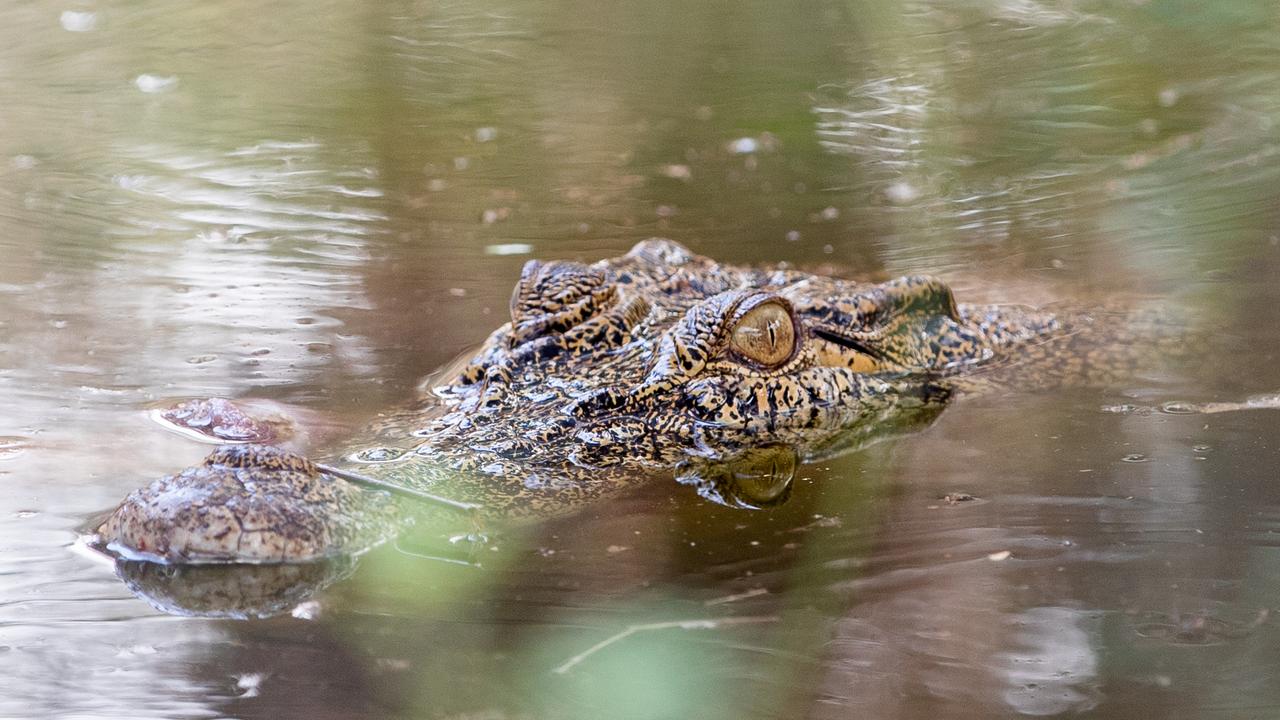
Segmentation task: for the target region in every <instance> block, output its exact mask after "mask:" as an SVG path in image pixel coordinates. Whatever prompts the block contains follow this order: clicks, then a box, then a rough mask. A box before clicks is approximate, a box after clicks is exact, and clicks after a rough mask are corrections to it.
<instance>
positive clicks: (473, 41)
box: [0, 0, 1280, 718]
mask: <svg viewBox="0 0 1280 720" xmlns="http://www.w3.org/2000/svg"><path fill="white" fill-rule="evenodd" d="M1278 23H1280V17H1277V15H1276V11H1275V8H1274V7H1273V6H1272V5H1270V4H1267V3H1261V2H1230V3H1189V2H1158V1H1157V2H1146V3H1102V2H1096V3H1090V2H1086V3H1055V2H1048V1H1033V0H973V1H965V2H947V3H941V2H909V3H906V4H901V3H888V2H815V3H809V4H803V5H799V6H789V5H786V4H779V3H766V2H748V3H725V2H717V3H705V4H696V5H692V6H691V5H689V4H679V3H671V2H651V3H632V4H621V5H619V4H600V3H584V2H571V1H561V2H552V3H533V2H526V1H523V0H511V1H484V2H471V3H420V2H389V3H363V4H342V3H302V2H279V3H271V4H266V5H264V4H261V3H247V2H234V1H233V2H219V3H205V4H199V5H187V6H181V7H179V6H173V5H171V4H165V3H156V2H136V3H130V4H126V5H106V4H102V3H92V2H89V3H73V4H71V5H60V4H54V3H48V2H28V3H18V4H9V5H6V6H5V7H4V8H2V9H0V108H2V109H0V399H2V400H3V402H2V403H0V438H3V441H2V442H0V482H3V483H4V484H5V486H6V488H7V491H6V492H5V493H3V495H2V496H0V573H3V574H4V576H5V578H6V580H5V583H4V584H3V587H0V715H6V716H8V715H14V716H23V717H64V716H72V715H80V716H97V717H106V716H115V717H210V716H221V715H232V716H236V717H246V718H248V717H324V716H334V717H379V718H381V717H415V718H416V717H424V718H437V717H438V718H461V717H486V718H488V717H493V718H499V717H511V718H523V717H534V718H543V717H545V718H572V717H582V718H595V717H695V716H696V717H719V716H725V717H788V718H790V717H812V718H827V717H832V718H835V717H841V718H843V717H850V716H855V717H886V718H887V717H903V718H908V717H927V716H938V717H948V718H964V717H973V718H994V717H1009V716H1013V715H1016V714H1037V715H1055V714H1082V713H1083V714H1086V715H1087V716H1089V717H1100V718H1102V717H1107V718H1128V717H1134V716H1137V715H1155V714H1157V713H1159V714H1164V715H1168V716H1171V717H1255V716H1266V715H1268V714H1269V713H1273V712H1274V711H1275V709H1276V707H1277V706H1278V705H1280V697H1278V695H1280V691H1278V689H1277V685H1276V683H1274V682H1273V678H1274V677H1275V675H1276V673H1277V671H1280V667H1277V663H1276V660H1275V658H1276V657H1277V656H1278V655H1277V653H1276V650H1277V645H1278V643H1280V638H1278V637H1277V633H1276V630H1275V628H1274V624H1273V623H1272V622H1270V621H1269V616H1268V613H1269V611H1270V610H1271V609H1272V608H1273V607H1274V598H1275V597H1276V595H1277V591H1278V590H1280V588H1278V587H1277V584H1278V583H1280V568H1278V567H1277V555H1276V546H1277V543H1276V541H1275V538H1276V533H1277V532H1280V494H1277V489H1276V485H1275V483H1274V482H1273V480H1274V468H1275V464H1276V448H1277V447H1280V433H1278V432H1277V424H1276V423H1275V419H1274V415H1273V414H1270V413H1268V412H1267V411H1257V412H1244V413H1224V414H1220V415H1214V416H1210V417H1208V418H1207V419H1206V417H1204V416H1196V415H1175V414H1166V413H1160V412H1102V411H1101V409H1102V408H1113V409H1114V408H1119V407H1122V406H1126V405H1132V406H1140V407H1146V408H1153V407H1154V408H1159V407H1161V406H1162V404H1163V403H1166V402H1169V401H1174V400H1178V401H1187V402H1214V401H1233V400H1239V399H1241V398H1243V397H1245V396H1248V395H1251V394H1255V393H1259V392H1271V391H1274V390H1275V389H1276V388H1280V372H1277V370H1276V363H1275V358H1276V357H1277V355H1278V354H1280V333H1277V331H1276V330H1275V328H1276V327H1278V326H1280V324H1278V323H1277V316H1276V310H1275V308H1277V307H1280V290H1278V289H1277V288H1278V287H1280V285H1277V283H1276V282H1275V278H1276V277H1277V272H1278V271H1280V222H1278V221H1280V217H1278V216H1277V211H1276V208H1277V207H1280V204H1278V203H1277V191H1276V188H1280V182H1278V180H1280V177H1278V175H1280V169H1278V168H1280V163H1278V162H1277V158H1278V156H1280V138H1278V133H1280V130H1278V129H1277V121H1280V93H1277V87H1280V86H1278V85H1277V79H1278V76H1280V39H1278V38H1280V32H1277V31H1278V30H1280V28H1278V27H1277V24H1278ZM653 235H663V236H667V237H671V238H673V239H676V240H678V241H681V242H683V243H685V244H687V245H689V246H690V247H692V248H694V249H695V250H697V251H698V252H701V253H704V254H708V255H712V256H715V257H717V258H721V259H724V260H730V261H735V262H738V261H748V262H750V261H765V260H770V261H777V260H787V261H790V262H793V263H796V264H798V265H801V266H805V267H811V268H817V269H824V268H826V269H838V270H840V271H842V272H845V273H847V274H852V275H857V276H867V277H887V276H893V275H899V274H906V273H914V272H929V273H934V274H938V275H941V276H943V277H945V278H946V279H948V280H949V281H951V282H952V283H953V284H954V285H955V286H956V287H957V288H958V291H959V293H960V294H961V296H962V297H964V298H966V299H986V300H992V301H1007V302H1027V303H1033V304H1051V303H1054V302H1059V301H1063V302H1072V301H1076V302H1080V301H1083V302H1097V301H1100V300H1105V299H1109V298H1114V297H1117V296H1119V297H1141V298H1143V299H1144V300H1146V301H1149V302H1156V303H1163V304H1167V305H1170V306H1174V307H1176V308H1177V309H1179V310H1180V311H1182V312H1184V313H1185V314H1187V315H1188V316H1189V317H1191V318H1192V320H1193V323H1194V324H1195V325H1196V326H1197V328H1198V329H1199V330H1201V331H1209V332H1210V333H1211V334H1212V336H1213V337H1214V338H1215V342H1216V346H1215V352H1214V353H1213V354H1212V356H1211V357H1206V358H1204V361H1203V363H1199V364H1198V365H1197V364H1192V366H1190V367H1188V368H1187V369H1186V370H1185V371H1184V372H1181V373H1159V374H1157V373H1149V374H1145V375H1142V376H1139V377H1134V378H1131V379H1129V381H1127V382H1126V383H1123V384H1120V385H1116V386H1113V387H1104V388H1090V389H1080V390H1075V391H1070V392H1063V393H1058V394H1055V395H1053V396H1051V397H1050V396H1020V395H1009V396H1007V397H992V398H986V399H982V400H974V401H966V402H963V403H961V404H958V405H957V406H956V407H953V408H950V409H949V410H948V411H947V412H946V413H944V414H943V416H942V417H941V418H939V420H938V421H937V422H936V423H935V424H934V425H933V426H931V427H929V428H928V429H926V430H923V431H922V432H920V433H916V434H913V435H910V436H908V437H905V438H901V439H897V440H891V441H888V442H885V443H882V444H880V445H877V446H874V447H872V448H870V449H868V450H864V451H861V452H858V453H855V454H850V455H845V456H842V457H838V458H834V459H832V460H830V461H828V462H823V463H818V464H816V465H815V466H801V467H800V468H798V469H797V471H796V479H795V482H794V486H793V487H792V488H791V494H790V497H789V500H788V501H787V502H786V503H785V504H782V505H780V506H778V507H772V508H768V509H763V510H759V511H743V510H734V509H730V508H725V507H721V506H718V505H714V504H711V503H709V502H707V501H705V500H703V499H702V498H700V497H699V496H698V495H697V493H696V492H695V488H693V487H689V486H685V485H679V484H676V483H674V482H673V483H655V484H653V485H651V486H647V487H645V488H643V489H642V490H640V491H637V492H635V493H631V494H628V495H626V496H625V497H622V498H619V499H618V500H617V501H616V502H610V503H609V504H608V505H607V506H602V507H592V508H589V509H588V510H586V511H584V512H582V513H580V514H577V515H574V516H572V517H569V518H561V519H552V520H549V521H547V522H546V523H542V524H538V525H535V526H532V527H529V528H526V529H524V530H521V531H516V532H513V533H511V534H508V535H504V536H502V537H499V538H495V539H493V541H492V543H491V544H490V545H486V546H484V547H482V548H480V549H479V550H478V551H477V554H478V555H479V557H468V558H466V559H467V560H468V562H469V564H456V563H443V562H440V561H437V560H428V559H423V558H422V557H419V556H418V555H421V554H423V553H420V552H418V551H417V550H418V549H415V547H414V545H413V539H412V538H408V539H406V540H404V541H402V543H401V544H400V545H399V546H398V547H385V548H383V549H381V550H379V551H377V552H375V553H373V554H371V555H370V556H368V557H365V558H364V559H363V560H362V562H361V564H360V567H359V568H358V569H357V570H356V571H355V573H354V575H353V576H352V577H351V578H349V579H347V580H344V581H342V582H339V583H337V584H336V585H333V586H332V587H330V588H329V589H327V590H325V591H323V592H321V593H320V594H319V595H317V596H315V597H312V598H309V599H306V600H302V601H301V604H298V605H295V606H294V607H293V609H292V611H291V612H290V613H286V614H283V615H280V616H277V617H275V618H272V619H267V620H254V621H233V620H214V619H199V618H175V617H169V616H166V615H163V614H160V613H158V612H157V611H155V610H153V609H152V608H151V607H150V606H148V605H146V604H145V603H143V602H141V601H139V600H137V599H135V598H134V597H133V596H132V595H131V594H130V593H129V592H128V591H127V589H126V588H125V587H124V585H123V584H122V583H120V581H119V580H118V579H116V577H115V576H114V575H113V574H112V573H111V571H110V570H109V569H108V568H107V567H104V566H102V565H101V564H99V563H97V562H95V561H94V560H93V559H92V558H90V557H88V556H86V555H84V554H80V553H77V552H74V549H73V542H74V538H75V530H76V528H77V527H79V526H80V524H81V523H82V522H83V520H84V518H85V517H86V516H87V515H88V514H90V513H93V512H97V511H100V510H102V509H103V508H106V507H108V506H110V505H112V504H113V503H114V502H116V501H117V500H118V499H119V498H120V497H121V496H123V495H124V494H125V493H126V492H127V491H129V490H131V489H132V488H134V487H136V486H138V485H139V484H141V483H143V482H145V481H147V480H149V479H150V478H152V477H155V476H157V475H159V474H161V473H164V472H169V471H172V470H174V469H175V468H178V467H181V466H183V465H185V464H188V463H190V462H193V461H195V460H196V459H197V458H199V457H200V456H201V455H202V454H203V452H204V450H205V449H204V448H201V447H195V446H193V445H192V444H190V443H188V442H187V441H185V440H182V439H180V438H177V437H176V436H172V435H168V434H165V433H162V432H160V431H158V430H156V429H154V428H153V427H152V426H151V425H149V424H148V423H147V422H146V420H145V419H144V417H143V414H144V413H143V411H144V410H145V409H146V408H148V407H150V406H151V405H152V404H153V403H155V402H157V401H161V400H165V399H170V398H186V397H200V396H210V395H217V396H227V397H258V398H268V399H272V400H276V401H279V402H281V403H284V404H287V405H289V406H291V407H292V408H293V409H294V411H295V412H296V413H298V414H299V415H300V416H302V417H304V418H305V419H306V424H307V426H308V427H309V428H312V430H311V434H310V436H309V438H308V442H309V443H310V444H311V445H312V446H313V447H317V448H324V447H332V446H333V445H334V444H335V443H337V442H339V440H340V438H341V437H343V435H344V434H346V433H348V432H350V428H351V427H352V426H358V425H360V424H361V423H362V422H364V421H365V420H366V419H367V418H369V417H370V416H371V415H373V414H374V413H376V412H377V411H379V410H380V409H383V408H386V407H387V406H389V405H392V404H395V403H397V402H399V401H401V400H402V399H404V397H405V396H406V395H407V394H408V393H409V392H410V390H411V389H412V388H413V387H414V386H415V384H416V383H417V381H418V379H419V378H420V377H421V376H422V375H424V374H425V373H427V372H429V371H431V370H432V369H434V368H435V367H437V366H439V365H441V364H443V363H444V362H446V361H448V360H449V359H450V358H451V357H453V356H455V355H456V354H458V353H460V352H462V351H463V350H465V349H466V348H467V347H469V346H471V345H472V344H474V343H476V342H477V341H479V340H480V339H481V338H482V337H483V336H484V335H485V334H486V333H487V332H488V331H489V330H490V329H492V328H493V327H496V326H497V325H498V324H500V323H501V322H502V321H503V319H504V317H503V315H504V312H505V307H506V300H507V296H508V293H509V291H510V288H511V284H512V282H513V281H514V278H515V277H516V276H517V274H518V271H519V267H520V265H521V263H522V262H524V261H525V260H526V259H528V258H529V257H532V256H537V257H544V258H546V257H555V258H578V259H595V258H598V257H605V256H609V255H614V254H617V253H618V252H620V251H623V250H625V249H626V248H627V247H629V246H630V245H631V244H633V243H634V242H635V241H636V240H640V239H643V238H646V237H650V236H653ZM1125 458H1129V460H1131V461H1128V462H1127V461H1125ZM1134 459H1138V460H1141V461H1139V462H1133V461H1132V460H1134ZM954 493H967V494H971V495H973V496H976V497H977V501H964V502H957V503H954V504H952V503H949V502H947V501H946V500H943V499H940V498H943V497H945V496H947V495H948V494H954ZM1005 553H1008V554H1007V555H1005ZM681 622H688V623H692V624H689V625H687V626H686V627H680V626H679V625H678V623H681ZM671 623H677V625H676V626H671V625H670V624H671ZM698 623H704V625H699V624H698ZM644 626H653V627H651V628H650V629H647V630H643V629H642V630H638V631H635V632H633V633H632V634H630V635H628V636H626V637H624V638H622V639H620V640H617V641H615V642H613V643H611V644H609V645H607V646H605V647H604V648H603V649H601V650H599V651H597V652H594V653H591V654H589V655H588V656H587V657H585V658H583V659H582V660H581V662H579V663H577V664H575V665H574V666H572V667H571V668H569V669H568V670H567V671H566V672H564V673H556V672H554V670H555V669H556V668H559V667H563V666H564V664H565V663H567V662H569V661H570V660H571V659H573V658H575V657H576V656H579V655H580V654H582V653H584V652H586V651H588V650H589V649H590V648H592V647H593V646H594V645H596V644H597V643H600V642H602V641H605V640H607V639H609V638H610V637H612V636H614V635H616V634H618V633H621V632H624V631H626V630H627V629H628V628H633V627H644Z"/></svg>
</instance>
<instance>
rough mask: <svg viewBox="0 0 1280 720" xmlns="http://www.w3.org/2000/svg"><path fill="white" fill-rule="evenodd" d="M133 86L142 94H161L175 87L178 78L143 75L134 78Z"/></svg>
mask: <svg viewBox="0 0 1280 720" xmlns="http://www.w3.org/2000/svg"><path fill="white" fill-rule="evenodd" d="M133 84H134V85H137V86H138V89H139V90H141V91H142V92H144V93H162V92H167V91H169V90H172V89H174V88H175V87H177V86H178V78H176V77H174V76H172V75H149V74H143V75H139V76H138V77H137V78H135V79H134V81H133Z"/></svg>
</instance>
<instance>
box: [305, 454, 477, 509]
mask: <svg viewBox="0 0 1280 720" xmlns="http://www.w3.org/2000/svg"><path fill="white" fill-rule="evenodd" d="M316 467H318V468H320V471H321V472H326V473H329V474H330V475H333V476H335V477H340V478H342V479H343V480H350V481H351V482H353V483H356V484H357V485H365V486H368V487H374V488H378V489H379V490H386V491H387V492H389V493H394V494H396V495H402V496H404V497H408V498H413V499H415V500H422V501H423V502H429V503H433V504H435V505H443V506H445V507H447V508H452V509H454V510H461V511H462V512H467V513H471V512H475V511H476V510H479V509H480V506H479V505H475V504H473V503H466V502H459V501H457V500H450V499H449V498H447V497H441V496H439V495H432V494H431V493H429V492H423V491H421V490H414V489H412V488H407V487H401V486H399V485H392V484H391V483H388V482H383V481H382V480H377V479H375V478H371V477H369V476H368V475H361V474H359V473H353V472H351V471H350V470H343V469H341V468H336V467H333V466H331V465H322V464H320V463H316Z"/></svg>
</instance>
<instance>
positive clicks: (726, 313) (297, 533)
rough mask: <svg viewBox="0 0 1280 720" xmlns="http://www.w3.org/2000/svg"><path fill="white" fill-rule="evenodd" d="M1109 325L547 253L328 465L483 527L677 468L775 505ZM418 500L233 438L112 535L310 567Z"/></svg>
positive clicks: (734, 496)
mask: <svg viewBox="0 0 1280 720" xmlns="http://www.w3.org/2000/svg"><path fill="white" fill-rule="evenodd" d="M1099 325H1100V323H1099V322H1097V321H1096V320H1094V319H1093V318H1092V317H1091V316H1089V315H1087V314H1075V315H1070V316H1066V315H1054V314H1050V313H1047V312H1041V311H1037V310H1032V309H1027V308H1018V307H1007V306H970V305H957V303H956V302H955V300H954V298H953V297H952V293H951V290H950V289H949V288H948V286H946V285H945V284H943V283H942V282H941V281H939V280H937V279H934V278H930V277H924V276H918V277H906V278H901V279H898V280H893V281H890V282H887V283H883V284H869V283H861V282H854V281H849V280H841V279H835V278H830V277H823V276H818V275H812V274H808V273H804V272H799V271H796V270H794V269H791V268H789V267H786V266H777V267H766V268H748V267H737V266H730V265H722V264H719V263H716V262H714V261H713V260H711V259H709V258H705V257H701V256H698V255H695V254H693V253H691V252H690V251H689V250H687V249H686V248H684V247H682V246H680V245H678V244H676V243H674V242H671V241H668V240H649V241H645V242H642V243H640V244H638V245H637V246H636V247H635V248H633V249H632V250H631V252H629V253H627V254H626V255H624V256H622V257H619V258H614V259H610V260H603V261H600V262H597V263H594V264H590V265H586V264H581V263H575V262H538V261H531V262H529V263H528V264H527V265H526V266H525V268H524V271H523V273H522V275H521V278H520V281H519V283H518V284H517V286H516V288H515V291H514V293H513V295H512V300H511V322H510V323H508V324H506V325H504V326H502V327H501V328H499V329H498V330H496V331H495V332H494V333H493V334H492V335H491V336H490V337H489V338H488V340H487V341H486V342H485V343H484V345H483V346H482V347H481V348H480V349H479V351H478V352H477V353H476V354H475V355H474V357H472V358H471V359H470V360H469V361H468V362H467V363H466V364H465V365H464V366H462V367H460V368H458V369H456V370H455V371H454V372H452V373H449V374H448V375H446V376H445V377H442V378H441V380H440V381H439V384H438V385H436V386H435V387H433V388H431V389H430V392H428V393H427V394H426V397H424V398H423V399H421V400H420V401H419V402H417V403H416V404H415V405H413V406H411V407H408V408H405V409H403V410H400V411H397V412H394V413H391V414H389V415H387V416H385V417H383V418H382V419H381V420H380V421H379V422H378V423H377V424H376V425H375V426H374V427H373V428H371V429H370V430H369V431H368V432H367V433H366V434H365V435H363V436H361V437H359V438H356V439H354V440H353V441H352V443H351V444H350V445H349V446H348V448H349V449H348V450H347V451H346V452H344V453H343V454H341V455H339V456H336V457H335V458H333V459H331V461H330V462H331V464H332V465H337V466H341V467H342V468H344V469H346V470H349V471H354V472H357V473H360V474H362V475H365V476H371V477H373V478H376V479H377V480H379V481H381V482H383V483H387V484H390V485H392V486H395V487H399V488H403V489H406V490H410V491H422V492H430V493H434V494H436V495H440V496H444V497H446V498H449V499H452V500H454V501H460V502H465V503H471V504H473V505H475V506H477V507H478V510H477V511H476V515H477V516H478V517H481V518H485V517H518V516H530V515H532V516H539V515H547V514H552V513H558V512H563V511H566V510H570V509H572V508H574V507H577V506H580V505H582V504H583V503H585V502H588V501H590V500H593V499H597V498H600V497H602V496H605V495H608V494H610V493H614V492H617V491H618V490H620V489H623V488H625V487H628V486H629V485H631V484H634V483H635V482H636V480H637V478H646V477H652V476H654V475H655V474H664V473H665V474H667V476H668V477H670V476H671V474H672V473H673V472H674V474H675V475H677V476H679V477H681V478H682V479H684V480H686V481H688V482H690V483H693V484H697V485H699V486H700V487H699V489H700V491H701V492H703V494H705V495H707V496H708V497H711V498H713V499H716V500H719V501H721V502H725V503H728V504H737V505H741V506H747V507H754V506H761V505H768V504H770V503H775V502H778V501H780V500H782V499H785V496H786V492H787V488H788V487H789V481H790V469H791V468H794V465H795V463H796V462H797V460H807V459H813V458H814V457H819V456H823V455H827V454H831V453H834V452H838V451H842V450H845V449H849V448H856V447H860V446H862V445H864V444H866V443H867V442H870V441H872V440H873V439H875V438H876V437H880V436H884V435H886V434H893V433H895V432H902V431H903V430H904V429H909V428H910V427H913V426H918V425H919V424H921V423H923V422H927V421H928V419H929V418H931V417H932V416H933V415H934V414H936V412H937V411H938V410H939V409H940V408H941V407H943V406H944V405H945V403H946V402H947V398H948V397H949V395H950V393H951V392H953V391H954V390H955V389H956V388H962V387H966V386H970V385H973V384H975V383H980V382H986V381H987V380H988V379H989V378H995V377H999V376H1005V377H1011V378H1020V380H1018V382H1034V383H1036V384H1040V385H1046V384H1053V383H1056V382H1058V381H1060V380H1062V379H1064V378H1066V377H1068V376H1071V377H1084V376H1089V375H1095V376H1096V375H1106V374H1107V373H1110V372H1113V371H1115V370H1116V368H1117V365H1118V364H1123V361H1124V358H1123V357H1122V356H1124V355H1125V353H1126V352H1129V351H1128V350H1126V349H1125V347H1124V344H1125V343H1124V342H1120V343H1116V342H1115V341H1114V339H1115V338H1114V335H1115V333H1114V332H1112V331H1111V330H1108V332H1107V333H1106V334H1107V340H1108V341H1110V342H1098V341H1097V338H1095V337H1093V336H1094V335H1097V334H1098V333H1097V332H1096V330H1097V328H1098V326H1099ZM1105 348H1110V349H1105ZM1116 348H1119V349H1118V350H1117V349H1116ZM1118 358H1120V359H1118ZM419 510H420V505H419V504H415V503H408V502H404V501H398V500H394V499H392V498H391V497H390V496H388V495H387V494H386V493H383V492H379V491H376V490H368V489H364V488H360V487H357V486H356V485H354V484H352V483H349V482H348V481H347V480H344V479H342V478H341V477H337V476H335V475H333V474H332V473H330V472H328V468H327V466H321V465H316V464H314V463H312V462H311V461H310V460H307V459H304V458H302V457H300V456H297V455H293V454H290V453H287V452H285V451H283V450H279V449H276V448H273V447H268V446H264V445H241V446H226V447H222V448H219V449H218V450H216V451H215V452H214V453H213V454H212V455H210V457H209V458H208V459H207V460H206V461H205V462H204V463H203V464H201V465H197V466H195V467H193V468H188V469H187V470H185V471H183V472H182V473H180V474H178V475H175V476H170V477H166V478H163V479H162V480H159V481H157V482H155V483H153V484H151V485H150V486H148V487H145V488H142V489H140V490H138V491H136V492H134V493H133V494H131V495H130V496H129V497H128V498H126V499H125V501H124V502H123V503H122V504H121V506H120V507H119V508H117V509H116V511H115V512H114V513H112V514H111V516H110V517H109V518H108V519H107V520H106V521H105V522H104V523H103V524H102V525H101V527H99V528H98V534H99V536H100V537H101V539H102V540H103V541H104V542H106V543H108V544H110V545H111V546H112V547H114V548H115V549H117V550H118V551H120V552H122V553H124V554H127V555H132V556H141V557H143V558H145V559H151V560H161V561H165V562H170V563H226V562H251V563H263V562H295V561H308V560H313V559H317V558H322V557H328V556H334V555H343V554H350V553H354V552H358V551H359V550H361V549H364V548H366V547H368V546H370V545H371V544H374V543H376V542H377V541H379V540H380V539H383V538H385V537H387V536H388V535H389V534H391V533H393V532H394V531H395V528H396V526H397V523H398V522H399V520H400V519H402V518H404V517H405V516H407V515H412V514H413V513H415V512H418V511H419ZM441 512H445V513H448V512H451V511H448V510H443V511H441Z"/></svg>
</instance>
